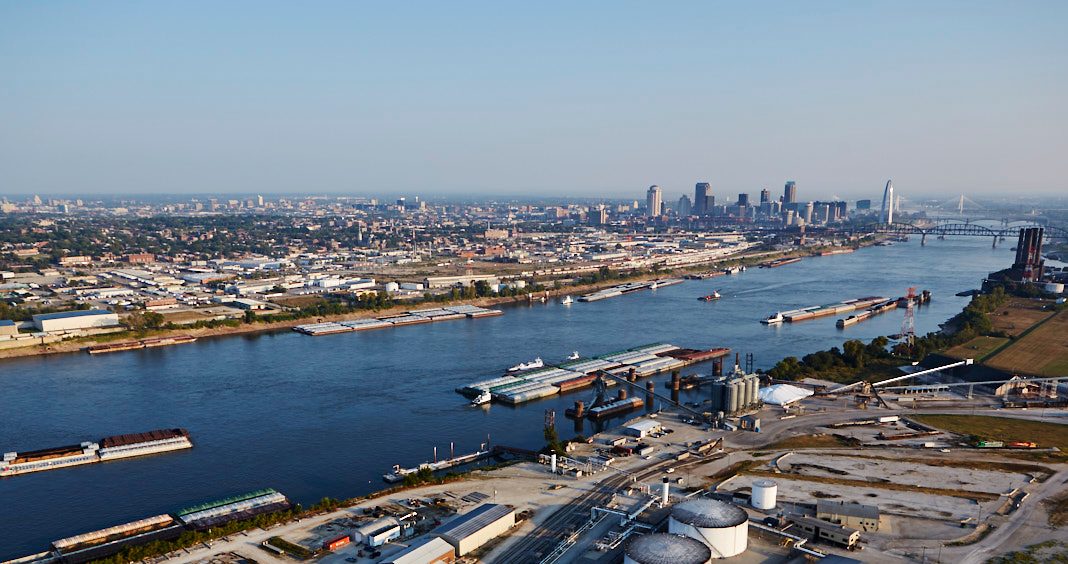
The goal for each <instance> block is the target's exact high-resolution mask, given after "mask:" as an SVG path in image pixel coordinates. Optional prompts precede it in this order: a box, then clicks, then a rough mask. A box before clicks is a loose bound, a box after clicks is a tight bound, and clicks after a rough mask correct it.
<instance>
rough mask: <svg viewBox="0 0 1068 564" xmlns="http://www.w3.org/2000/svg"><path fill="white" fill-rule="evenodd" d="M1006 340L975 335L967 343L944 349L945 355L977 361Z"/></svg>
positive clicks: (1006, 340)
mask: <svg viewBox="0 0 1068 564" xmlns="http://www.w3.org/2000/svg"><path fill="white" fill-rule="evenodd" d="M1007 342H1009V340H1008V339H1006V338H1004V337H986V336H982V337H976V338H974V339H972V340H970V341H968V342H967V343H963V344H960V345H957V346H955V347H953V348H951V349H949V350H948V351H946V356H951V357H953V358H961V359H964V358H974V359H975V360H977V361H978V360H980V359H982V358H983V357H984V356H986V355H988V354H990V353H991V352H993V351H994V349H996V348H998V347H1000V346H1001V345H1004V344H1005V343H1007Z"/></svg>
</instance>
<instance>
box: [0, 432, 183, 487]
mask: <svg viewBox="0 0 1068 564" xmlns="http://www.w3.org/2000/svg"><path fill="white" fill-rule="evenodd" d="M187 448H193V443H192V442H191V441H190V440H189V432H188V431H186V430H185V429H159V430H156V431H149V432H147V433H134V434H129V435H115V436H112V437H104V438H103V439H100V441H99V442H95V443H94V442H91V441H85V442H82V443H79V444H77V445H71V446H64V447H56V448H49V449H42V450H32V451H25V452H7V453H4V459H3V461H2V462H0V476H15V475H18V474H29V473H31V472H41V471H44V470H55V469H57V468H66V467H68V466H79V465H82V464H92V463H94V462H104V461H106V460H117V459H120V458H132V457H135V456H144V455H147V454H156V453H160V452H169V451H172V450H182V449H187Z"/></svg>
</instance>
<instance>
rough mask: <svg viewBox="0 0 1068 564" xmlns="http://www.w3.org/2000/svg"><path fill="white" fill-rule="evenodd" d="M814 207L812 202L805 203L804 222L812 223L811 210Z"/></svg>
mask: <svg viewBox="0 0 1068 564" xmlns="http://www.w3.org/2000/svg"><path fill="white" fill-rule="evenodd" d="M815 208H816V205H815V204H813V203H812V202H809V203H807V204H805V223H806V224H808V223H812V210H814V209H815Z"/></svg>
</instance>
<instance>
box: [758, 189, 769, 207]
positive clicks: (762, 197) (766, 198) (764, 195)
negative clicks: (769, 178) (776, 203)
mask: <svg viewBox="0 0 1068 564" xmlns="http://www.w3.org/2000/svg"><path fill="white" fill-rule="evenodd" d="M770 201H771V192H768V189H767V188H764V189H763V190H761V191H760V203H762V204H763V203H764V202H770Z"/></svg>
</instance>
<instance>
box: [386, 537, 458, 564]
mask: <svg viewBox="0 0 1068 564" xmlns="http://www.w3.org/2000/svg"><path fill="white" fill-rule="evenodd" d="M453 562H456V549H455V548H453V546H452V545H451V544H449V543H447V542H445V541H444V540H442V539H440V538H438V537H433V538H431V539H430V540H428V541H425V542H422V543H419V544H415V545H412V546H410V547H408V548H406V549H404V550H402V551H401V552H398V553H397V554H395V555H393V557H392V558H389V559H387V560H385V561H384V562H383V564H452V563H453Z"/></svg>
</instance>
